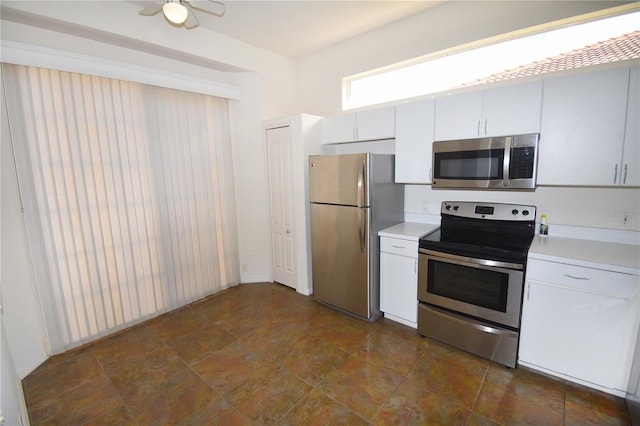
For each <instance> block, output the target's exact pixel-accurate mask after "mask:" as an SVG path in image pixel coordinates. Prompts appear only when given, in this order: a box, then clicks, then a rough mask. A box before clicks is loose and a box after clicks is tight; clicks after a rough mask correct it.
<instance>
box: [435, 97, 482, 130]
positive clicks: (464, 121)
mask: <svg viewBox="0 0 640 426" xmlns="http://www.w3.org/2000/svg"><path fill="white" fill-rule="evenodd" d="M482 96H483V95H482V90H477V91H474V92H468V93H461V94H458V95H451V96H443V97H441V98H437V99H436V114H435V116H436V119H435V135H434V139H435V140H436V141H443V140H455V139H468V138H477V137H478V136H480V123H481V117H482Z"/></svg>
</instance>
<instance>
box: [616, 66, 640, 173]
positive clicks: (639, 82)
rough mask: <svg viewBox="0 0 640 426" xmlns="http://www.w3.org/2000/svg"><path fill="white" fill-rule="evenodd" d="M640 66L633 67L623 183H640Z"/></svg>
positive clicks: (630, 80) (623, 164)
mask: <svg viewBox="0 0 640 426" xmlns="http://www.w3.org/2000/svg"><path fill="white" fill-rule="evenodd" d="M639 71H640V67H633V68H631V76H630V77H629V98H628V101H627V102H628V104H627V126H626V132H625V136H624V151H623V154H622V179H621V183H622V184H623V185H632V186H638V185H640V107H639V104H640V72H639Z"/></svg>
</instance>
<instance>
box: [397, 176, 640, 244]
mask: <svg viewBox="0 0 640 426" xmlns="http://www.w3.org/2000/svg"><path fill="white" fill-rule="evenodd" d="M445 200H460V201H492V202H503V203H515V204H532V205H535V206H536V207H537V208H538V216H540V215H541V214H543V213H544V214H546V215H547V218H548V222H549V226H550V230H551V231H550V232H551V233H553V231H552V229H553V226H554V225H563V226H571V227H585V228H603V229H611V230H620V231H635V232H638V231H640V212H639V209H638V206H640V191H638V190H637V188H578V187H538V188H536V190H535V191H486V190H483V191H465V190H438V189H435V190H434V189H432V188H431V186H429V185H406V186H405V215H412V214H417V215H427V216H431V215H438V216H439V215H440V205H441V203H442V201H445ZM539 220H540V218H539V217H537V218H536V221H539ZM637 243H640V241H638V242H637Z"/></svg>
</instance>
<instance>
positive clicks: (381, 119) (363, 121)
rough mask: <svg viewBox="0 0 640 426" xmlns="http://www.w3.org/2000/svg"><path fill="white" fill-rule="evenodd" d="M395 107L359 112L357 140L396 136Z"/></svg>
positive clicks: (357, 117)
mask: <svg viewBox="0 0 640 426" xmlns="http://www.w3.org/2000/svg"><path fill="white" fill-rule="evenodd" d="M395 130H396V115H395V107H385V108H378V109H372V110H369V111H362V112H359V113H358V114H357V116H356V140H359V141H372V140H379V139H392V138H394V137H395Z"/></svg>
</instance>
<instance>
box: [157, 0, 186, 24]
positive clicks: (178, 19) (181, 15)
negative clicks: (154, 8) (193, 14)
mask: <svg viewBox="0 0 640 426" xmlns="http://www.w3.org/2000/svg"><path fill="white" fill-rule="evenodd" d="M162 13H164V16H165V17H166V18H167V19H168V20H169V21H171V22H173V23H174V24H183V23H184V21H186V20H187V17H188V16H189V11H188V10H187V8H186V7H184V6H183V5H181V4H180V3H174V2H169V3H165V4H164V6H162Z"/></svg>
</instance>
